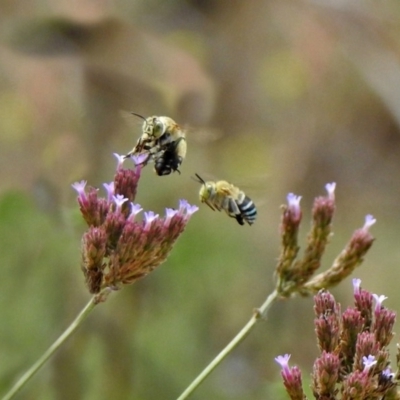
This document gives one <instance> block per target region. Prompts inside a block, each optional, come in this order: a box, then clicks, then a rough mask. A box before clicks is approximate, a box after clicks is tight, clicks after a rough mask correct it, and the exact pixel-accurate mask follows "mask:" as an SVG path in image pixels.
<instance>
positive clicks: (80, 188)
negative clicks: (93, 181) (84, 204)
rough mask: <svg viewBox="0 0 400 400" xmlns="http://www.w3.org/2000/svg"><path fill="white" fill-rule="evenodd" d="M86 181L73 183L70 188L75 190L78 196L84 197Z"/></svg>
mask: <svg viewBox="0 0 400 400" xmlns="http://www.w3.org/2000/svg"><path fill="white" fill-rule="evenodd" d="M86 183H87V181H80V182H75V183H73V184H72V185H71V186H72V187H73V189H75V190H76V191H77V192H78V195H79V196H85V195H86V193H85V186H86Z"/></svg>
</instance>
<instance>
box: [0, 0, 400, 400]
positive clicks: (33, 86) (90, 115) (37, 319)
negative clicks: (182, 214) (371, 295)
mask: <svg viewBox="0 0 400 400" xmlns="http://www.w3.org/2000/svg"><path fill="white" fill-rule="evenodd" d="M0 26H1V28H0V89H1V90H0V141H1V145H0V146H1V147H0V149H1V150H0V151H1V157H0V177H1V188H0V189H1V191H0V196H1V197H0V249H1V253H0V264H1V271H2V272H1V280H0V293H1V296H0V301H1V304H0V315H1V320H2V328H1V330H0V332H1V336H0V346H1V349H0V354H1V359H2V363H1V367H0V368H1V373H0V377H1V379H0V389H1V391H2V392H4V391H5V390H6V388H7V387H9V386H10V384H11V382H13V381H14V380H15V379H16V377H17V376H19V374H21V373H22V372H23V371H24V370H25V369H26V368H27V367H28V366H30V365H31V364H32V363H33V361H34V360H36V358H37V357H38V356H39V355H40V354H42V352H43V351H44V350H45V349H46V348H47V347H48V346H49V345H50V344H51V343H52V342H53V341H54V340H55V339H56V337H57V336H58V335H59V334H60V333H61V332H62V330H63V329H65V327H66V326H67V325H68V323H69V322H70V321H71V320H72V319H73V318H74V316H75V315H76V314H77V313H78V312H79V310H80V309H81V308H82V307H83V305H84V304H85V303H86V302H87V301H88V299H89V294H88V293H87V290H86V288H85V286H84V283H83V276H82V273H81V271H80V261H79V260H80V254H79V249H80V236H81V234H82V233H83V231H84V225H83V224H82V222H81V221H80V219H79V215H78V211H77V206H76V202H75V194H74V192H73V190H72V189H71V186H70V185H71V183H73V182H74V181H77V180H81V179H87V180H88V181H89V183H90V184H91V185H93V186H100V185H101V184H102V182H109V181H111V180H112V177H113V173H114V169H115V165H116V162H115V159H114V157H113V156H112V153H113V152H117V153H126V152H127V151H128V150H130V149H131V148H132V146H133V144H134V143H135V141H136V139H137V137H138V135H139V133H140V121H138V120H135V119H132V118H126V114H127V113H126V112H125V113H123V112H121V111H135V112H137V113H141V114H143V115H145V116H148V115H168V116H170V117H172V118H174V119H175V120H176V121H177V122H178V123H180V124H182V125H184V126H187V128H188V134H187V137H188V156H187V160H185V162H184V164H183V165H182V175H178V174H174V175H171V176H167V177H162V178H159V177H157V176H156V175H155V174H154V173H153V171H152V168H151V167H148V168H147V169H146V170H145V171H144V174H143V177H142V180H141V182H140V188H139V195H138V198H137V200H138V202H140V203H141V204H142V206H143V207H144V208H145V209H150V210H154V211H156V212H158V213H163V209H164V208H165V207H175V206H176V205H177V202H178V199H179V198H187V199H188V200H189V201H190V202H191V203H195V204H198V198H197V191H198V184H196V183H195V182H193V180H191V179H190V177H191V176H192V175H193V174H194V173H195V172H197V173H199V174H201V175H205V176H206V177H207V176H211V177H212V176H213V177H216V178H219V179H227V180H230V181H232V182H233V183H236V184H237V185H239V186H240V187H243V188H244V189H245V190H246V193H247V194H248V195H249V196H251V197H252V198H253V199H254V200H255V201H256V203H257V204H259V219H258V220H257V222H256V224H255V225H254V226H252V227H248V226H245V227H240V226H239V225H237V224H236V222H235V221H234V220H231V219H229V218H227V217H226V216H225V215H223V214H215V213H213V212H212V211H211V210H209V209H208V208H207V207H206V206H200V211H199V212H198V213H197V214H196V215H195V216H194V217H193V219H192V221H191V222H190V224H189V226H188V227H187V230H186V232H185V234H184V235H183V236H182V238H181V239H180V240H179V241H178V243H177V245H176V247H175V248H174V251H173V252H172V254H171V256H170V258H169V259H168V261H167V263H165V264H164V265H163V266H162V267H161V268H160V269H158V270H157V271H156V272H154V273H153V274H151V275H150V276H149V277H147V278H146V279H144V280H142V281H139V282H137V284H135V285H134V286H131V287H127V288H125V289H124V290H123V291H121V292H118V293H116V294H115V295H114V296H111V298H110V299H109V300H108V301H107V302H106V303H105V304H103V305H101V306H99V307H98V308H97V310H95V312H94V313H93V314H92V315H91V316H90V318H89V319H88V320H87V321H86V322H85V324H84V325H83V326H82V327H81V328H80V330H79V331H78V332H77V333H76V334H75V335H74V336H73V337H72V338H71V339H70V340H69V341H68V343H67V344H66V346H64V347H63V348H62V349H61V351H59V352H58V353H57V356H56V357H55V358H54V359H53V360H52V361H51V362H50V363H49V364H47V365H46V366H45V367H44V368H43V370H42V371H41V372H40V373H39V374H38V375H37V376H36V377H35V378H34V379H33V380H32V381H31V382H30V383H29V385H28V386H27V387H26V388H25V389H24V391H23V392H21V394H20V395H19V397H18V398H20V399H37V398H51V399H78V398H79V399H110V398H113V399H127V398H130V399H143V400H149V399H173V398H176V397H177V396H178V394H179V393H180V392H182V391H183V389H184V388H185V387H186V386H187V385H188V384H189V383H190V382H191V380H192V379H194V377H195V376H196V375H197V374H198V373H199V372H200V371H201V370H202V369H203V368H204V367H205V365H206V364H207V363H208V362H209V361H210V360H211V359H212V358H213V357H214V356H215V355H216V354H217V352H219V351H220V350H221V349H222V347H223V346H225V345H226V344H227V342H228V341H229V340H230V339H231V338H232V337H233V336H234V335H235V334H236V333H237V332H238V331H239V329H240V328H241V327H242V326H243V325H244V324H245V322H247V320H248V319H249V318H250V316H251V313H252V310H253V308H254V307H257V306H258V305H260V304H261V303H262V301H263V300H264V298H265V297H266V296H267V294H268V293H269V292H270V291H271V290H272V288H273V270H274V265H275V260H276V258H277V256H278V254H279V235H278V226H279V218H280V214H279V206H280V204H282V203H283V202H284V201H285V196H286V194H287V193H288V192H294V193H296V194H298V195H302V196H303V199H302V206H303V212H304V223H303V225H304V226H303V230H302V234H303V236H305V235H306V231H307V228H308V221H309V210H310V208H311V205H312V200H313V198H314V197H315V196H316V195H319V194H323V193H324V184H325V183H327V182H332V181H335V182H337V215H336V218H335V224H334V231H335V235H334V237H333V238H332V241H331V245H330V247H329V249H328V252H327V254H326V258H325V267H327V266H329V265H330V263H331V261H332V260H333V258H334V257H335V256H336V254H337V253H338V252H339V251H340V250H341V249H342V247H343V246H344V245H345V243H346V241H347V240H348V238H349V237H350V235H351V233H352V231H353V230H354V229H355V228H357V227H360V226H361V225H362V224H363V221H364V216H365V214H367V213H371V214H373V215H374V216H375V217H376V218H377V220H378V222H377V224H376V226H374V227H373V229H372V231H373V233H374V235H375V236H376V237H377V241H376V243H375V245H374V246H373V248H372V250H371V252H370V253H369V255H368V256H367V259H366V262H365V263H364V265H363V266H362V267H361V268H360V269H359V270H357V271H356V274H355V276H357V277H360V278H361V279H362V282H363V286H364V287H365V288H367V289H369V290H371V291H372V292H375V293H377V294H385V295H387V296H389V299H388V300H387V302H386V305H387V306H388V307H391V308H394V309H397V310H399V309H400V298H399V296H398V280H399V276H400V270H399V263H400V246H399V242H400V238H399V231H400V219H399V215H400V202H399V200H400V193H399V192H400V190H399V187H400V182H399V171H400V129H399V127H400V4H399V3H398V2H397V1H386V2H372V1H355V0H354V1H331V0H315V1H306V0H304V1H290V0H279V1H278V0H275V1H274V0H270V1H266V0H253V1H251V2H250V1H248V2H245V1H239V0H206V1H197V0H186V1H185V0H181V1H179V0H176V1H172V0H170V1H161V0H147V1H144V0H137V1H133V0H131V1H124V0H121V1H118V2H110V1H107V0H103V1H100V0H98V1H96V0H84V1H78V0H75V1H65V0H57V1H52V2H46V1H34V2H31V1H27V0H19V1H14V0H13V1H11V0H3V1H2V2H1V3H0ZM334 293H335V295H337V298H338V299H339V300H340V301H341V302H342V308H343V309H345V308H346V306H347V305H349V304H350V302H351V280H350V279H348V280H347V281H346V282H344V283H343V284H342V285H341V286H340V287H338V288H337V289H335V290H334ZM312 320H313V314H312V300H311V299H299V298H297V299H294V300H291V301H286V302H281V303H279V304H276V305H275V306H274V307H273V309H272V310H271V312H270V314H269V319H268V321H266V322H262V323H260V324H259V326H257V328H256V329H255V331H254V332H253V333H252V334H251V335H250V336H249V337H248V338H247V339H246V341H245V342H244V343H242V344H241V346H240V347H239V348H238V349H237V350H235V351H234V352H233V354H232V355H230V357H229V358H228V359H227V360H226V361H225V362H224V363H223V364H222V366H220V367H219V368H218V369H217V370H216V371H215V372H214V374H213V375H212V376H211V377H210V378H209V379H208V380H207V381H206V382H205V383H204V384H203V385H202V387H201V388H200V389H199V390H198V392H197V393H196V394H195V395H194V396H193V399H210V398H212V399H234V400H238V399H255V400H258V399H260V400H261V399H268V398H286V397H285V395H283V394H282V388H281V386H282V385H281V383H280V377H279V368H278V366H277V365H276V364H275V363H274V361H273V359H274V357H275V356H277V355H278V354H284V353H291V354H292V361H293V362H294V363H296V364H298V365H300V366H301V368H302V369H303V376H304V380H305V386H308V379H309V378H308V377H309V373H310V371H311V369H312V363H313V360H314V358H315V356H316V355H317V349H316V345H315V338H314V335H313V325H312ZM397 331H400V329H399V327H398V326H397ZM395 340H398V337H396V339H395ZM279 396H282V397H279Z"/></svg>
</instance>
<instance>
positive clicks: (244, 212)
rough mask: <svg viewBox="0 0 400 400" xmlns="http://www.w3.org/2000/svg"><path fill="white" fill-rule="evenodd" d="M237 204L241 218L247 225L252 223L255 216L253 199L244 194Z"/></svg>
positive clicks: (255, 209) (255, 210)
mask: <svg viewBox="0 0 400 400" xmlns="http://www.w3.org/2000/svg"><path fill="white" fill-rule="evenodd" d="M237 205H238V207H239V210H240V215H241V217H242V219H244V220H245V221H246V222H247V223H248V224H249V225H251V224H253V223H254V221H255V220H256V218H257V208H256V206H255V204H254V203H253V200H251V199H250V197H248V196H244V198H243V200H242V201H241V202H240V203H239V202H238V203H237ZM238 222H239V221H238ZM239 223H240V222H239Z"/></svg>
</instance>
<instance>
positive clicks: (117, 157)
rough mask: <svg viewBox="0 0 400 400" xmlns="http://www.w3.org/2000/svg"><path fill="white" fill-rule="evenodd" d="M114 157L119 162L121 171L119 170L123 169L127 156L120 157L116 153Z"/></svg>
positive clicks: (118, 166)
mask: <svg viewBox="0 0 400 400" xmlns="http://www.w3.org/2000/svg"><path fill="white" fill-rule="evenodd" d="M114 156H115V157H116V159H117V162H118V164H117V169H119V168H121V167H122V164H123V163H124V160H125V156H121V155H119V154H118V153H114Z"/></svg>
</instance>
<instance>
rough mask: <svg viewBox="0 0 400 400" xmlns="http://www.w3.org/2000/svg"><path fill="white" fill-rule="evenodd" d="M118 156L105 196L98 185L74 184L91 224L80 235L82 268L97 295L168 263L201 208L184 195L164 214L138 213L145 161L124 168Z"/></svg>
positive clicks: (139, 210)
mask: <svg viewBox="0 0 400 400" xmlns="http://www.w3.org/2000/svg"><path fill="white" fill-rule="evenodd" d="M117 158H118V167H117V171H116V174H115V177H114V181H113V182H111V183H107V184H104V188H105V189H106V192H107V194H106V197H104V198H103V197H99V196H98V190H97V189H94V188H89V189H88V190H87V191H86V189H85V187H86V182H85V181H82V182H77V183H74V184H73V185H72V187H73V188H74V189H75V190H76V191H77V193H78V203H79V207H80V211H81V214H82V216H83V218H84V220H85V221H86V223H87V225H88V230H87V231H86V232H85V233H84V234H83V237H82V270H83V273H84V276H85V280H86V284H87V286H88V288H89V291H90V292H91V293H95V294H96V293H99V292H100V291H101V290H102V289H103V288H106V287H109V288H113V289H118V288H120V287H121V285H125V284H131V283H133V282H135V281H136V280H137V279H139V278H142V277H144V276H146V275H147V274H148V273H150V272H151V271H152V270H154V268H156V267H157V266H159V265H160V264H161V263H162V262H164V261H165V260H166V258H167V256H168V254H169V252H170V251H171V249H172V246H173V245H174V243H175V241H176V240H177V238H178V237H179V235H180V234H181V233H182V232H183V230H184V229H185V227H186V224H187V222H188V221H189V219H190V217H191V216H192V214H193V213H194V212H196V211H197V210H198V207H197V206H192V205H190V204H189V203H188V202H187V201H186V200H180V202H179V207H178V208H177V209H176V210H174V209H171V208H167V209H166V211H165V216H164V217H160V216H159V215H158V214H155V213H154V212H152V211H147V212H144V217H143V218H142V219H140V218H138V214H139V213H140V212H141V211H142V208H141V207H140V205H138V204H135V203H134V200H135V196H136V191H137V186H138V182H139V178H140V175H141V169H142V166H143V163H142V162H141V160H140V159H136V158H133V160H134V162H135V169H125V168H123V167H122V162H123V160H122V159H121V157H120V156H118V155H117Z"/></svg>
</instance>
